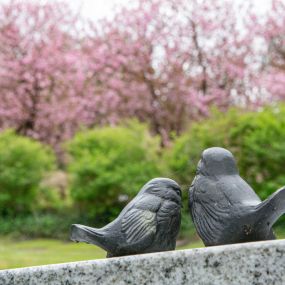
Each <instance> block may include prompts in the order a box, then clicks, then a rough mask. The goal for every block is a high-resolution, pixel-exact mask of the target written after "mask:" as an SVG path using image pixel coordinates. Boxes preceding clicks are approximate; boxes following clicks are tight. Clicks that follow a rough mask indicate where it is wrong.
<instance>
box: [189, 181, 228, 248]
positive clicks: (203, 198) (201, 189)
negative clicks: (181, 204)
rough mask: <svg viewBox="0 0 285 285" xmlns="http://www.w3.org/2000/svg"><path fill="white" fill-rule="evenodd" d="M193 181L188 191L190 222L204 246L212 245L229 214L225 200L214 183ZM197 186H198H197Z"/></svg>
mask: <svg viewBox="0 0 285 285" xmlns="http://www.w3.org/2000/svg"><path fill="white" fill-rule="evenodd" d="M209 183H211V182H209V181H205V180H204V181H201V180H200V181H197V179H195V180H194V181H193V183H192V185H191V186H190V189H189V207H190V212H191V216H192V220H193V222H194V224H195V226H196V229H197V231H198V233H199V235H200V237H201V238H202V240H203V242H204V243H205V245H213V244H215V242H216V241H217V239H218V238H219V237H220V236H221V235H222V234H223V229H224V225H223V221H224V220H225V218H226V217H227V216H228V214H229V207H225V204H224V201H225V198H224V197H223V194H222V193H220V191H219V189H215V188H216V185H215V183H211V185H209ZM197 184H198V185H197Z"/></svg>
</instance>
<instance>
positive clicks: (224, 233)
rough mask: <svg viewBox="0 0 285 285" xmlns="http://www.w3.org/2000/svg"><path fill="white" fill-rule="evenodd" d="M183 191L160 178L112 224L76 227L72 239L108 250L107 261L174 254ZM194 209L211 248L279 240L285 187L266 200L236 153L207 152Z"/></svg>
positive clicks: (193, 190)
mask: <svg viewBox="0 0 285 285" xmlns="http://www.w3.org/2000/svg"><path fill="white" fill-rule="evenodd" d="M181 206H182V202H181V189H180V187H179V185H178V184H177V183H176V182H175V181H173V180H171V179H168V178H155V179H152V180H151V181H149V182H148V183H147V184H145V185H144V186H143V188H142V189H141V190H140V191H139V193H138V194H137V196H136V197H135V198H134V199H133V200H132V201H131V202H130V203H129V204H128V205H127V206H126V207H125V208H124V209H123V210H122V212H121V213H120V215H119V216H118V217H117V218H116V219H115V220H114V221H113V222H111V223H110V224H108V225H106V226H105V227H103V228H100V229H96V228H91V227H87V226H83V225H77V224H75V225H72V226H71V235H70V238H71V240H73V241H76V242H87V243H91V244H95V245H97V246H100V247H101V248H103V249H104V250H106V251H107V257H115V256H124V255H130V254H141V253H150V252H159V251H167V250H174V249H175V245H176V238H177V235H178V233H179V228H180V221H181ZM189 208H190V214H191V217H192V220H193V222H194V225H195V227H196V230H197V232H198V234H199V236H200V237H201V239H202V240H203V242H204V244H205V245H206V246H213V245H222V244H232V243H240V242H250V241H262V240H270V239H275V235H274V233H273V230H272V226H273V224H274V223H275V222H276V220H277V219H278V218H279V217H280V216H281V215H282V214H283V213H284V212H285V187H284V188H282V189H280V190H278V191H276V192H275V193H274V194H273V195H271V196H270V197H269V198H268V199H266V200H265V201H263V202H262V201H261V200H260V198H259V197H258V196H257V195H256V193H255V192H254V191H253V189H252V188H251V187H250V186H249V185H248V184H247V183H246V182H245V181H244V180H243V179H242V178H241V177H240V176H239V173H238V169H237V165H236V162H235V159H234V157H233V155H232V153H231V152H229V151H228V150H226V149H223V148H218V147H214V148H209V149H206V150H205V151H204V152H203V154H202V158H201V160H200V162H199V164H198V167H197V173H196V176H195V178H194V180H193V182H192V185H191V186H190V189H189Z"/></svg>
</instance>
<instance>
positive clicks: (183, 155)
mask: <svg viewBox="0 0 285 285" xmlns="http://www.w3.org/2000/svg"><path fill="white" fill-rule="evenodd" d="M213 146H220V147H225V148H227V149H229V150H230V151H231V152H233V154H234V156H235V157H236V159H237V162H238V166H239V170H240V175H241V176H242V177H243V178H244V179H245V180H246V181H247V182H248V183H249V184H250V185H251V186H252V187H253V189H254V190H255V191H256V192H257V193H258V195H259V196H260V197H261V198H262V199H264V198H266V197H268V196H269V195H270V194H271V193H272V192H274V191H276V190H277V189H278V188H279V187H281V186H283V185H285V171H284V165H285V107H284V106H283V105H281V106H274V107H268V108H265V109H264V110H262V111H260V112H244V111H242V110H239V109H231V110H229V111H228V112H227V113H218V112H214V113H213V115H212V116H211V118H210V119H207V120H205V121H202V122H199V123H195V124H193V125H192V126H191V128H190V129H189V130H188V131H187V132H185V133H184V134H183V135H182V136H181V137H179V138H177V140H176V141H175V143H174V145H173V148H172V151H171V153H170V155H169V158H168V161H169V167H170V169H171V171H172V175H173V177H174V178H175V179H177V181H178V182H179V183H180V184H181V185H182V186H183V188H184V189H186V190H187V191H188V188H189V186H190V184H191V182H192V180H193V178H194V176H195V172H196V167H197V163H198V161H199V159H200V156H201V153H202V151H203V150H204V149H206V148H208V147H213ZM186 196H187V195H185V200H186ZM185 204H187V202H186V201H185Z"/></svg>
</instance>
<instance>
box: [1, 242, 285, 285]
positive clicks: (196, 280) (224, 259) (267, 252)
mask: <svg viewBox="0 0 285 285" xmlns="http://www.w3.org/2000/svg"><path fill="white" fill-rule="evenodd" d="M0 284H1V285H14V284H15V285H16V284H17V285H41V284H45V285H47V284H52V285H59V284H60V285H63V284H65V285H67V284H70V285H71V284H72V285H77V284H78V285H79V284H80V285H89V284H90V285H91V284H92V285H93V284H116V285H119V284H171V285H173V284H211V285H213V284H219V285H222V284H227V285H228V284H256V285H257V284H271V285H272V284H285V240H277V241H267V242H256V243H245V244H235V245H227V246H217V247H209V248H201V249H192V250H181V251H171V252H164V253H156V254H145V255H137V256H128V257H121V258H111V259H105V260H97V261H84V262H76V263H66V264H58V265H48V266H39V267H31V268H21V269H14V270H2V271H0Z"/></svg>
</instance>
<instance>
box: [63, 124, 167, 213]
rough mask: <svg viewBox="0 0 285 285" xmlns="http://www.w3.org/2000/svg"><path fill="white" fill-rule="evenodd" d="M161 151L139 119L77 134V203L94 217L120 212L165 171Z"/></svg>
mask: <svg viewBox="0 0 285 285" xmlns="http://www.w3.org/2000/svg"><path fill="white" fill-rule="evenodd" d="M159 151H160V142H159V139H158V138H157V137H152V136H151V135H150V134H149V131H148V129H147V127H146V126H145V125H142V124H139V123H138V122H135V121H132V122H129V123H126V124H125V125H122V126H117V127H104V128H96V129H94V130H90V131H87V132H83V133H79V134H77V135H76V136H75V137H74V139H73V140H72V141H71V142H69V143H68V153H69V154H70V162H69V164H68V170H69V173H70V174H71V176H72V182H71V196H72V198H73V199H74V201H75V204H76V205H77V206H78V207H79V209H80V211H81V212H83V213H88V215H90V216H92V217H94V216H96V215H98V214H103V213H105V215H107V214H108V216H110V218H111V217H113V216H114V215H116V214H118V212H119V211H120V209H121V208H122V206H123V205H124V204H125V203H126V202H127V201H130V199H131V198H132V197H134V196H135V195H136V193H137V192H138V191H139V189H140V188H141V187H142V186H143V185H144V184H145V183H146V182H147V181H148V180H150V179H152V178H153V177H157V176H160V175H161V174H162V169H161V168H162V167H161V164H160V162H159V156H158V155H159ZM122 201H123V203H122Z"/></svg>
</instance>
